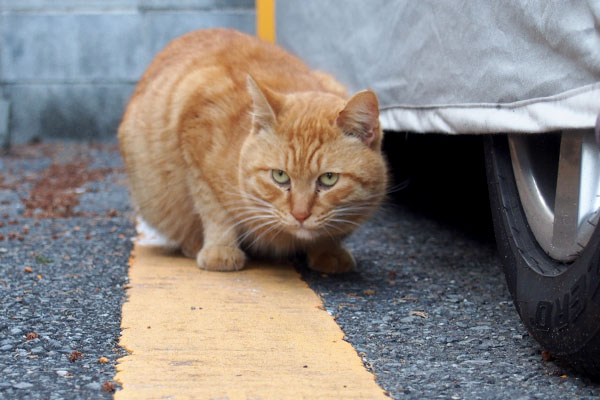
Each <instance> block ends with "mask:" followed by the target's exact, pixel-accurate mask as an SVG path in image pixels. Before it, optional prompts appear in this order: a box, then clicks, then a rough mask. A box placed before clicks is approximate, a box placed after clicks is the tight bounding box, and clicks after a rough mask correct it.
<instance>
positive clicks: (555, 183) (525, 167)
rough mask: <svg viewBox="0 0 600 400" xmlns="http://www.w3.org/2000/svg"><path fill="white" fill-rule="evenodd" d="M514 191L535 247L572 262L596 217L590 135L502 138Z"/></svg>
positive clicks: (597, 161)
mask: <svg viewBox="0 0 600 400" xmlns="http://www.w3.org/2000/svg"><path fill="white" fill-rule="evenodd" d="M508 142H509V148H510V155H511V160H512V166H513V171H514V175H515V180H516V183H517V189H518V192H519V197H520V200H521V204H522V206H523V210H524V211H525V216H526V217H527V222H528V224H529V226H530V228H531V231H532V232H533V235H534V236H535V238H536V240H537V242H538V243H539V245H540V247H541V248H542V249H543V250H544V251H545V252H546V253H547V254H548V255H549V256H550V257H552V258H553V259H555V260H557V261H561V262H571V261H573V260H575V259H576V258H577V257H578V256H579V254H580V253H581V251H582V250H583V249H584V248H585V246H586V245H587V244H588V242H589V240H590V237H591V236H592V234H593V233H594V230H595V228H596V225H597V224H598V219H599V216H600V212H599V210H600V149H599V148H598V144H597V143H596V141H595V138H594V132H593V130H577V131H565V132H563V133H562V134H543V135H519V136H510V137H509V138H508Z"/></svg>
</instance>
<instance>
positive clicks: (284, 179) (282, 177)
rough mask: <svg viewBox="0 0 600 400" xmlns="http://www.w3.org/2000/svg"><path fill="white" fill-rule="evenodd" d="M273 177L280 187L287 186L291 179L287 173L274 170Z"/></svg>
mask: <svg viewBox="0 0 600 400" xmlns="http://www.w3.org/2000/svg"><path fill="white" fill-rule="evenodd" d="M271 175H272V176H273V180H274V181H275V182H277V183H279V184H280V185H287V184H288V183H290V177H289V176H288V174H286V173H285V171H282V170H280V169H274V170H272V171H271Z"/></svg>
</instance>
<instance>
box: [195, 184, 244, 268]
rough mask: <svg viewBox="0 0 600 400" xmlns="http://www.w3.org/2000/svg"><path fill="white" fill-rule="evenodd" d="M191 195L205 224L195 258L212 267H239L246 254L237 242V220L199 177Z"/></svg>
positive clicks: (199, 263)
mask: <svg viewBox="0 0 600 400" xmlns="http://www.w3.org/2000/svg"><path fill="white" fill-rule="evenodd" d="M193 188H194V189H193V191H192V195H193V198H194V206H195V209H196V212H197V213H198V214H199V215H200V219H201V220H202V227H203V229H202V230H203V235H202V236H203V237H202V241H203V243H202V248H201V249H200V251H198V253H197V254H196V262H197V263H198V266H199V267H200V268H202V269H206V270H210V271H239V270H240V269H242V268H244V264H245V263H246V255H245V254H244V252H243V251H242V250H240V248H239V246H238V244H237V236H236V230H235V227H234V225H233V224H234V222H233V220H232V219H231V218H230V216H229V214H228V213H227V211H225V209H224V208H223V206H222V205H221V204H220V202H219V201H218V199H217V197H216V196H215V195H214V193H213V191H212V189H211V188H210V187H209V186H208V185H206V184H204V183H203V182H202V181H201V180H200V179H196V180H195V184H194V186H193Z"/></svg>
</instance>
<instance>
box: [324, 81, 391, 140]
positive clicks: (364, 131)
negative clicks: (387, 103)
mask: <svg viewBox="0 0 600 400" xmlns="http://www.w3.org/2000/svg"><path fill="white" fill-rule="evenodd" d="M335 123H336V124H337V126H339V127H340V128H341V129H342V131H343V132H344V133H345V134H346V135H349V136H354V137H357V138H359V139H360V140H361V141H362V142H363V143H364V144H366V145H367V146H369V147H371V148H376V147H377V146H378V145H379V144H380V143H381V130H380V128H379V101H378V100H377V95H376V94H375V92H373V91H372V90H371V89H367V90H363V91H361V92H358V93H356V94H355V95H354V96H352V98H351V99H350V100H348V103H346V107H344V109H343V110H342V111H340V113H339V114H338V116H337V118H336V120H335Z"/></svg>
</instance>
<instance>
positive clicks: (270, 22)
mask: <svg viewBox="0 0 600 400" xmlns="http://www.w3.org/2000/svg"><path fill="white" fill-rule="evenodd" d="M256 35H257V36H258V37H259V38H261V39H262V40H265V41H267V42H270V43H275V0H256Z"/></svg>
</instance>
